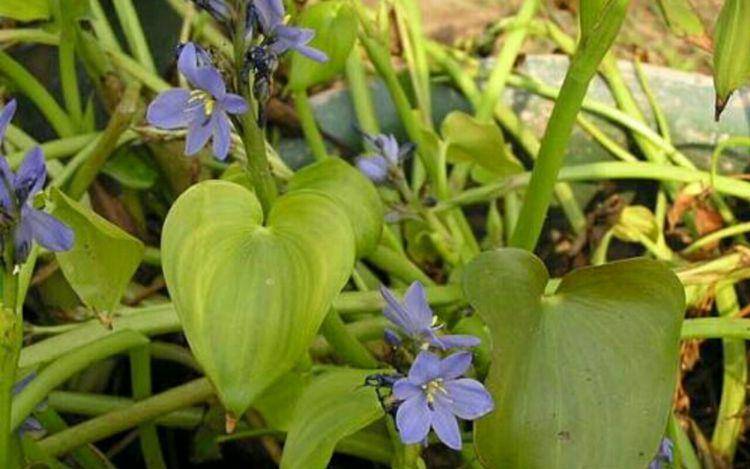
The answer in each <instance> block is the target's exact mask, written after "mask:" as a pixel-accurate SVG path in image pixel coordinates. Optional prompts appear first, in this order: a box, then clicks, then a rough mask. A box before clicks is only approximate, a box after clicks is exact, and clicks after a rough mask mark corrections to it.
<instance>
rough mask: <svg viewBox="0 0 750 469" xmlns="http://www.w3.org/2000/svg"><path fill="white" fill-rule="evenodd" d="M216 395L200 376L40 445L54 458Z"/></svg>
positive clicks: (60, 434) (44, 441)
mask: <svg viewBox="0 0 750 469" xmlns="http://www.w3.org/2000/svg"><path fill="white" fill-rule="evenodd" d="M213 394H214V389H213V386H211V383H210V382H209V381H208V379H206V378H201V379H197V380H195V381H191V382H189V383H187V384H183V385H182V386H178V387H176V388H172V389H170V390H169V391H166V392H163V393H161V394H157V395H155V396H153V397H150V398H148V399H145V400H143V401H140V402H138V403H136V404H133V405H132V406H130V407H129V408H127V409H123V410H117V411H114V412H111V413H109V414H105V415H102V416H99V417H97V418H94V419H91V420H88V421H86V422H84V423H82V424H80V425H76V426H75V427H71V428H69V429H68V430H65V431H62V432H60V433H57V434H55V435H52V436H50V437H48V438H45V439H44V440H42V441H40V442H39V447H40V448H41V449H42V450H43V451H44V452H46V453H47V454H48V455H50V456H52V457H57V456H61V455H63V454H67V453H69V452H70V451H72V450H73V449H75V448H78V447H80V446H82V445H85V444H87V443H92V442H95V441H99V440H102V439H104V438H107V437H110V436H112V435H114V434H117V433H119V432H121V431H123V430H127V429H128V428H133V427H136V426H138V425H139V424H141V423H143V422H149V421H152V420H154V419H156V418H158V417H161V416H163V415H167V414H169V413H171V412H174V411H176V410H178V409H183V408H186V407H190V406H193V405H195V404H198V403H201V402H204V401H206V400H207V399H209V398H210V397H211V396H213Z"/></svg>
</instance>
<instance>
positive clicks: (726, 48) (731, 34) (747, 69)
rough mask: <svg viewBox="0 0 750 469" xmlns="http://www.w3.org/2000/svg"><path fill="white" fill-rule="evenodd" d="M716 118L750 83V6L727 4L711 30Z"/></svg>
mask: <svg viewBox="0 0 750 469" xmlns="http://www.w3.org/2000/svg"><path fill="white" fill-rule="evenodd" d="M714 44H715V50H714V86H715V87H716V118H717V119H718V118H719V115H721V112H722V111H723V110H724V107H725V106H726V105H727V102H728V101H729V96H730V95H731V94H732V93H734V91H735V90H737V88H739V87H741V86H743V85H744V84H745V83H747V81H748V80H749V79H750V46H749V45H750V2H749V1H747V0H726V1H725V2H724V6H723V7H722V9H721V13H720V14H719V19H718V20H717V22H716V29H715V30H714Z"/></svg>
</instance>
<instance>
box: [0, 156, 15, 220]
mask: <svg viewBox="0 0 750 469" xmlns="http://www.w3.org/2000/svg"><path fill="white" fill-rule="evenodd" d="M14 179H15V176H14V175H13V171H11V169H10V166H8V160H6V159H5V157H4V156H2V155H0V204H2V207H3V208H4V209H5V210H12V209H13V200H12V198H11V197H13V196H12V194H11V193H12V192H13V181H14Z"/></svg>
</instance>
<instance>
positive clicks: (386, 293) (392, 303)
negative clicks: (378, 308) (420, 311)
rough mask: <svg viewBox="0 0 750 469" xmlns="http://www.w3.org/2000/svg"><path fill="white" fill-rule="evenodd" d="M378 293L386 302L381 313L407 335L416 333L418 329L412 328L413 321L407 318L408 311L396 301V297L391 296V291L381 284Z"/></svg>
mask: <svg viewBox="0 0 750 469" xmlns="http://www.w3.org/2000/svg"><path fill="white" fill-rule="evenodd" d="M380 294H381V295H382V296H383V298H384V299H385V302H386V307H385V309H383V315H384V316H385V317H386V318H388V320H389V321H391V322H392V323H393V324H395V325H396V326H398V327H399V328H401V330H403V331H404V332H406V333H407V334H408V335H414V334H416V333H418V332H419V331H418V330H417V329H415V328H414V325H413V322H412V321H411V319H410V318H409V312H408V311H406V309H404V307H403V306H402V305H401V303H399V302H398V300H397V299H396V297H395V296H393V293H391V291H390V290H389V289H387V288H385V287H384V286H381V287H380Z"/></svg>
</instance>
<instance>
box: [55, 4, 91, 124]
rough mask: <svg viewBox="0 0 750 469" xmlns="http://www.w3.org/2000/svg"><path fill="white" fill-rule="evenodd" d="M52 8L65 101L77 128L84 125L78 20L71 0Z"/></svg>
mask: <svg viewBox="0 0 750 469" xmlns="http://www.w3.org/2000/svg"><path fill="white" fill-rule="evenodd" d="M52 6H53V8H54V10H55V18H56V20H57V24H58V27H59V28H60V45H59V46H58V48H57V51H58V61H59V66H60V83H61V86H62V93H63V99H64V100H65V107H66V108H67V109H68V114H69V115H70V117H71V119H72V120H73V122H74V124H75V125H76V126H77V127H80V126H81V124H82V123H83V107H82V105H81V91H80V88H79V87H78V71H77V70H76V49H75V44H76V40H75V38H76V27H77V24H76V21H77V20H76V18H75V17H74V16H73V12H72V11H71V9H72V7H73V2H71V1H69V0H54V1H53V2H52Z"/></svg>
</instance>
